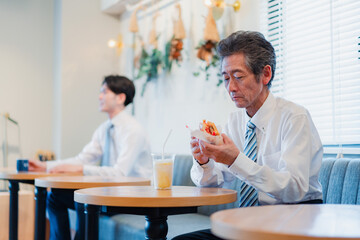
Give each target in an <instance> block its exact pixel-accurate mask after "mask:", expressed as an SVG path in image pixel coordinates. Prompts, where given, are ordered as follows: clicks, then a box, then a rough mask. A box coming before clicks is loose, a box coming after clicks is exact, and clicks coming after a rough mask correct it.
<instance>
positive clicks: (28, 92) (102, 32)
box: [0, 0, 119, 166]
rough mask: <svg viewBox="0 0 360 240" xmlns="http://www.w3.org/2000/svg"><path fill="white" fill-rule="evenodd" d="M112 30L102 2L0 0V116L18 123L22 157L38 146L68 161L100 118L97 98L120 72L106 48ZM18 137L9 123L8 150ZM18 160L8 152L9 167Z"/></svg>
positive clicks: (114, 24)
mask: <svg viewBox="0 0 360 240" xmlns="http://www.w3.org/2000/svg"><path fill="white" fill-rule="evenodd" d="M118 28H119V19H116V18H114V17H112V16H109V15H107V14H104V13H102V12H101V4H100V0H91V1H88V0H77V1H71V0H53V1H42V0H31V1H25V0H2V1H0V30H1V34H0V52H1V54H0V113H4V112H9V113H10V115H11V116H12V117H13V118H14V119H15V120H17V121H19V123H20V126H21V140H22V147H23V156H24V157H33V156H34V154H35V153H36V151H37V150H38V149H47V150H54V151H55V153H56V155H57V157H59V158H60V157H70V156H73V155H75V154H77V153H78V152H79V151H81V149H82V148H83V146H84V145H85V144H86V143H87V142H89V140H90V138H91V136H92V133H93V131H94V130H95V128H96V127H97V126H98V125H99V124H100V123H101V122H102V121H103V120H104V119H106V116H105V115H104V114H102V113H100V112H99V111H98V93H99V89H100V85H101V82H102V80H103V78H104V76H106V75H108V74H114V73H117V72H118V69H119V62H118V56H117V55H116V52H115V51H114V49H109V48H108V47H107V41H108V40H109V39H110V38H114V37H117V35H118ZM0 124H1V125H0V140H1V143H2V140H3V132H4V131H3V119H2V118H0ZM17 136H18V135H17V128H16V127H14V126H13V125H11V124H9V125H8V137H9V143H10V149H9V150H11V149H13V147H17V146H18V140H17ZM15 150H16V149H15ZM1 153H2V152H1ZM1 155H2V154H1ZM18 157H19V153H18V152H14V153H12V154H10V155H9V159H10V161H11V162H12V163H13V164H12V165H13V166H14V163H15V159H16V158H18ZM1 160H2V156H1ZM1 165H2V164H1Z"/></svg>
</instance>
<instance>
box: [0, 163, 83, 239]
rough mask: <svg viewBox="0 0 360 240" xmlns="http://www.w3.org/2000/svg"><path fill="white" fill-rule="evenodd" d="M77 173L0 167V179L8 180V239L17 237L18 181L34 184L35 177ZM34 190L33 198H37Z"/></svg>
mask: <svg viewBox="0 0 360 240" xmlns="http://www.w3.org/2000/svg"><path fill="white" fill-rule="evenodd" d="M63 175H79V174H74V173H66V174H65V173H61V174H50V173H47V172H18V171H16V169H13V168H0V179H3V180H8V181H9V194H10V209H9V239H10V240H17V239H18V211H19V196H18V192H19V183H27V184H34V181H35V178H38V177H47V176H63ZM37 197H38V196H37V192H36V191H35V199H36V198H37Z"/></svg>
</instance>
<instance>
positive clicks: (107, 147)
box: [101, 124, 114, 166]
mask: <svg viewBox="0 0 360 240" xmlns="http://www.w3.org/2000/svg"><path fill="white" fill-rule="evenodd" d="M113 127H114V125H113V124H110V125H109V126H108V128H107V129H106V135H105V145H104V152H103V157H102V161H101V166H110V145H111V140H112V138H111V129H112V128H113Z"/></svg>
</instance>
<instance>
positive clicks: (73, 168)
mask: <svg viewBox="0 0 360 240" xmlns="http://www.w3.org/2000/svg"><path fill="white" fill-rule="evenodd" d="M82 172H83V165H80V164H61V165H58V166H56V167H53V168H51V169H50V173H82Z"/></svg>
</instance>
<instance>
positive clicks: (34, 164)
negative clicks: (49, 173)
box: [29, 159, 46, 172]
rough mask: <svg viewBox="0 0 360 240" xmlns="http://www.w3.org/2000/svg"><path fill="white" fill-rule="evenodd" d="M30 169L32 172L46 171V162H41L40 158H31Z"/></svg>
mask: <svg viewBox="0 0 360 240" xmlns="http://www.w3.org/2000/svg"><path fill="white" fill-rule="evenodd" d="M29 171H31V172H46V162H40V161H39V160H33V159H30V160H29Z"/></svg>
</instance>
